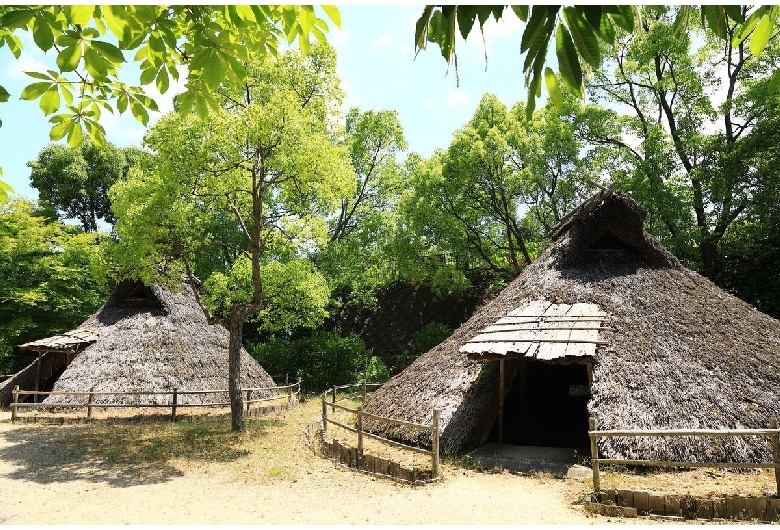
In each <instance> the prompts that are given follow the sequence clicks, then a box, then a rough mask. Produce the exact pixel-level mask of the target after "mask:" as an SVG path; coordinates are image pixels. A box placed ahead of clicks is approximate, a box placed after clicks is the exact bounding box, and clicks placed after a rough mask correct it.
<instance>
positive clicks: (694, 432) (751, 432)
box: [588, 418, 780, 495]
mask: <svg viewBox="0 0 780 530" xmlns="http://www.w3.org/2000/svg"><path fill="white" fill-rule="evenodd" d="M589 427H590V429H589V432H588V434H589V435H590V452H591V465H592V467H593V491H594V492H595V493H598V492H599V491H600V490H601V479H600V477H599V464H605V465H610V464H611V465H632V466H648V467H707V468H735V469H774V470H775V481H776V483H777V494H778V495H780V429H778V428H777V420H776V419H772V420H770V421H769V429H722V430H709V429H668V430H665V429H649V430H626V431H597V430H596V420H595V419H593V418H591V419H590V420H589ZM613 436H628V437H636V436H667V437H683V436H719V437H729V436H769V437H770V438H771V440H772V461H773V463H771V464H761V463H753V462H672V461H666V460H627V459H615V458H599V450H598V439H599V438H606V437H613Z"/></svg>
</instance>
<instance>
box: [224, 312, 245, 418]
mask: <svg viewBox="0 0 780 530" xmlns="http://www.w3.org/2000/svg"><path fill="white" fill-rule="evenodd" d="M245 314H246V310H245V309H244V308H242V307H234V308H233V310H232V311H231V312H230V315H229V316H228V320H227V329H228V332H229V333H230V341H229V342H228V366H229V374H228V393H229V395H230V415H231V418H232V430H233V432H246V421H245V420H244V399H243V393H242V391H241V348H242V346H243V345H242V340H243V334H244V317H245Z"/></svg>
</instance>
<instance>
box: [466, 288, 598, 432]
mask: <svg viewBox="0 0 780 530" xmlns="http://www.w3.org/2000/svg"><path fill="white" fill-rule="evenodd" d="M606 319H607V314H606V313H605V312H604V311H602V310H601V309H599V306H598V305H596V304H585V303H576V304H555V303H553V302H548V301H546V300H532V301H530V302H528V303H527V304H525V305H523V306H521V307H518V308H517V309H514V310H513V311H511V312H509V313H508V314H506V315H504V316H501V317H499V318H498V320H496V321H495V322H494V323H492V324H490V325H488V326H487V327H486V328H484V329H482V330H480V331H479V332H478V333H477V335H475V336H474V337H473V338H471V340H469V341H468V342H467V343H466V344H464V345H463V346H462V347H461V348H460V350H459V351H461V352H462V353H466V354H467V356H468V358H469V359H472V360H480V361H491V360H498V361H499V365H500V372H499V388H498V411H497V412H498V439H499V443H503V439H504V425H503V416H504V398H505V394H506V390H505V388H506V375H505V374H506V369H505V366H504V365H505V361H506V360H517V359H527V360H534V361H544V362H547V363H558V364H571V363H579V364H584V365H585V366H586V368H587V376H588V386H590V384H591V383H592V381H593V358H594V357H595V355H596V351H597V349H598V348H599V347H601V346H606V345H607V342H605V341H604V340H603V339H602V338H601V337H600V336H599V332H600V331H607V330H608V328H606V327H604V326H602V324H603V323H604V322H605V321H606Z"/></svg>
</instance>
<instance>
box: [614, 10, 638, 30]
mask: <svg viewBox="0 0 780 530" xmlns="http://www.w3.org/2000/svg"><path fill="white" fill-rule="evenodd" d="M614 7H615V12H614V13H612V15H611V16H612V20H613V21H614V22H615V24H617V25H618V26H620V27H621V28H623V29H624V30H626V31H628V32H631V31H634V8H633V7H632V6H630V5H617V6H614Z"/></svg>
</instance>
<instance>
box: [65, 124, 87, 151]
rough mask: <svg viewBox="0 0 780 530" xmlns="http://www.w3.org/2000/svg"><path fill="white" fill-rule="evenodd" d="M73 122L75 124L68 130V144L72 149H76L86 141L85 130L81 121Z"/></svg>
mask: <svg viewBox="0 0 780 530" xmlns="http://www.w3.org/2000/svg"><path fill="white" fill-rule="evenodd" d="M71 123H72V124H73V127H71V128H70V131H69V132H68V145H69V146H70V148H71V149H75V148H77V147H78V146H80V145H81V142H83V141H84V131H82V130H81V124H80V123H75V122H71Z"/></svg>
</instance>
